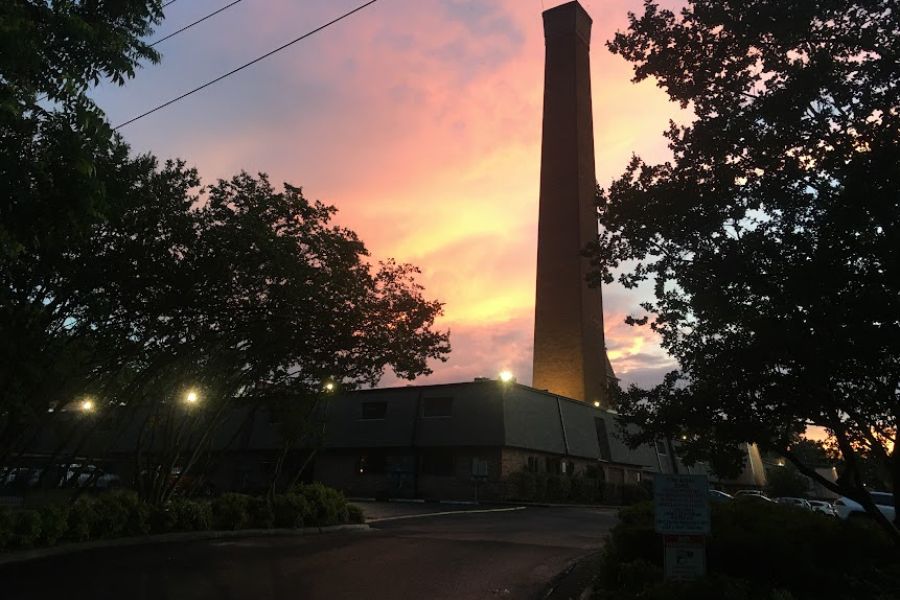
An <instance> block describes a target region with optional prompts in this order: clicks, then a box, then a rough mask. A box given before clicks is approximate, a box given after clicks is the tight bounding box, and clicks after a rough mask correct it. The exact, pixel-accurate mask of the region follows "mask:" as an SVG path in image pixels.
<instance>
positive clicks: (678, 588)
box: [594, 500, 900, 600]
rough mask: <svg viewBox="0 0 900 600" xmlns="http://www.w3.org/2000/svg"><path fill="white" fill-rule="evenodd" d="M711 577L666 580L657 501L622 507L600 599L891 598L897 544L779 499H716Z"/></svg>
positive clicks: (899, 577)
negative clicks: (655, 512)
mask: <svg viewBox="0 0 900 600" xmlns="http://www.w3.org/2000/svg"><path fill="white" fill-rule="evenodd" d="M711 508H712V534H711V535H710V536H709V538H708V539H707V546H706V550H707V569H708V576H707V577H705V578H703V579H700V580H697V581H691V582H672V581H665V580H664V573H663V551H664V550H663V542H662V539H661V537H660V536H659V535H658V534H656V533H655V532H654V523H653V505H652V504H651V503H643V504H639V505H635V506H632V507H628V508H625V509H622V511H621V512H620V519H619V523H618V524H617V525H616V526H615V527H614V528H613V529H612V531H611V532H610V535H609V538H608V540H607V543H606V545H605V547H604V557H603V566H602V568H601V572H600V574H599V576H598V580H597V585H596V586H595V595H594V598H595V600H636V599H638V598H641V599H647V600H654V599H655V600H680V599H684V600H688V599H689V600H819V599H821V598H847V599H856V598H859V599H866V600H888V599H889V598H891V599H894V598H897V597H898V596H897V595H896V594H897V591H898V590H900V561H898V554H897V550H896V549H895V548H893V546H892V544H891V542H890V541H889V540H888V539H887V536H885V535H884V534H883V533H882V532H881V531H879V530H877V529H875V528H872V527H866V526H860V525H858V524H855V523H847V522H844V521H840V520H838V519H834V518H832V517H828V516H826V515H822V514H820V513H813V512H810V511H804V510H800V509H796V508H792V507H786V506H781V505H777V504H771V503H764V502H754V501H752V500H751V501H746V502H742V501H735V502H730V503H727V504H714V505H713V506H712V507H711Z"/></svg>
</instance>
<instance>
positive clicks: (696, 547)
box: [665, 536, 706, 581]
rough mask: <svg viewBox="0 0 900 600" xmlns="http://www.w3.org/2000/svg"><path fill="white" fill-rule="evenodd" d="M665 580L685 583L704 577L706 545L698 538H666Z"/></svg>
mask: <svg viewBox="0 0 900 600" xmlns="http://www.w3.org/2000/svg"><path fill="white" fill-rule="evenodd" d="M665 541H666V554H665V574H666V579H672V580H675V581H687V580H690V579H698V578H700V577H703V576H704V575H706V544H705V543H704V541H703V538H702V537H698V536H666V540H665Z"/></svg>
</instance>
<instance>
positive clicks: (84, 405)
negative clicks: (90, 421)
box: [80, 398, 96, 413]
mask: <svg viewBox="0 0 900 600" xmlns="http://www.w3.org/2000/svg"><path fill="white" fill-rule="evenodd" d="M80 408H81V412H83V413H92V412H94V409H95V408H96V406H95V405H94V401H93V400H92V399H91V398H85V399H84V400H82V401H81V405H80Z"/></svg>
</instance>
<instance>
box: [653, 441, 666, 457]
mask: <svg viewBox="0 0 900 600" xmlns="http://www.w3.org/2000/svg"><path fill="white" fill-rule="evenodd" d="M656 452H657V454H660V455H662V456H665V455H666V454H668V453H669V450H668V448H666V441H665V440H656Z"/></svg>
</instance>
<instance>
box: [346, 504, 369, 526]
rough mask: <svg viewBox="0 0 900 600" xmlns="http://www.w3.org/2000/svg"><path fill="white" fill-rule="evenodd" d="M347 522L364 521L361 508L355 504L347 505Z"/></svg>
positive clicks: (364, 515)
mask: <svg viewBox="0 0 900 600" xmlns="http://www.w3.org/2000/svg"><path fill="white" fill-rule="evenodd" d="M347 522H348V523H365V522H366V514H365V512H363V509H361V508H360V507H358V506H357V505H355V504H348V505H347Z"/></svg>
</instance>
